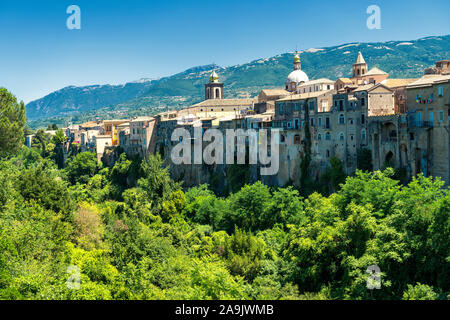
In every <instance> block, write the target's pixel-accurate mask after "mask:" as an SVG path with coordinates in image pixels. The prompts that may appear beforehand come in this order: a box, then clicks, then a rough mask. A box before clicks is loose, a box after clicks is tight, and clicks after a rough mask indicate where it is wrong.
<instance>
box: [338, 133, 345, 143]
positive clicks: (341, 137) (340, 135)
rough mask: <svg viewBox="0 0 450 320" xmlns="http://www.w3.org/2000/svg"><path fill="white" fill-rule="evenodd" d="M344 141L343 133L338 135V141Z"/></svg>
mask: <svg viewBox="0 0 450 320" xmlns="http://www.w3.org/2000/svg"><path fill="white" fill-rule="evenodd" d="M344 139H345V136H344V133H343V132H341V133H339V140H341V141H344Z"/></svg>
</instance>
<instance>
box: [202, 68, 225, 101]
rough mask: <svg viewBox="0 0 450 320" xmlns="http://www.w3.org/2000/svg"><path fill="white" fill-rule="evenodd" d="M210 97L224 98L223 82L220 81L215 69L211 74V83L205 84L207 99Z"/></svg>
mask: <svg viewBox="0 0 450 320" xmlns="http://www.w3.org/2000/svg"><path fill="white" fill-rule="evenodd" d="M209 99H223V83H220V82H219V76H218V75H217V73H216V71H215V70H213V71H212V72H211V75H210V76H209V83H207V84H205V100H209Z"/></svg>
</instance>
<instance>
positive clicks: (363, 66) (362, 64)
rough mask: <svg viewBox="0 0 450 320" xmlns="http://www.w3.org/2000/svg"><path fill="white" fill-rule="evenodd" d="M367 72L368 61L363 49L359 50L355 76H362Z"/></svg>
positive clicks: (355, 64)
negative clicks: (365, 58) (362, 51)
mask: <svg viewBox="0 0 450 320" xmlns="http://www.w3.org/2000/svg"><path fill="white" fill-rule="evenodd" d="M366 73H367V63H366V61H365V60H364V57H363V55H362V53H361V51H359V52H358V57H357V58H356V62H355V63H354V64H353V78H360V77H362V76H363V75H365V74H366Z"/></svg>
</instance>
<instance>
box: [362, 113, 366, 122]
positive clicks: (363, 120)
mask: <svg viewBox="0 0 450 320" xmlns="http://www.w3.org/2000/svg"><path fill="white" fill-rule="evenodd" d="M365 123H366V117H365V115H363V114H362V115H361V124H365Z"/></svg>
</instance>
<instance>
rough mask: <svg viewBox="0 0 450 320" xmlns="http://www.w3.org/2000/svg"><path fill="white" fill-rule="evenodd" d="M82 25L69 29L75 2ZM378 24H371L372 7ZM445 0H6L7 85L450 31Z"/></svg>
mask: <svg viewBox="0 0 450 320" xmlns="http://www.w3.org/2000/svg"><path fill="white" fill-rule="evenodd" d="M72 4H75V5H78V6H79V7H80V9H81V23H82V26H81V30H68V29H67V27H66V20H67V18H68V17H69V15H68V14H67V13H66V9H67V7H68V6H69V5H72ZM372 4H376V5H378V6H379V7H380V9H381V26H382V29H380V30H369V29H368V28H367V27H366V20H367V18H368V14H367V13H366V9H367V7H368V6H369V5H372ZM448 12H450V1H448V0H428V1H415V0H409V1H407V0H395V1H393V0H390V1H385V0H370V1H367V0H353V1H348V0H341V1H335V0H334V1H328V0H322V1H316V0H309V1H303V0H296V1H286V0H248V1H246V0H225V1H217V0H210V1H203V0H198V1H188V0H185V1H179V0H171V1H167V0H160V1H153V0H121V1H117V0H107V1H104V0H71V1H65V0H54V1H39V0H33V1H31V0H30V1H24V0H0V35H1V39H2V40H1V42H2V47H1V50H0V87H6V88H7V89H8V90H10V91H12V92H13V93H14V94H15V95H16V96H17V97H18V98H19V99H21V100H24V101H25V102H29V101H31V100H34V99H37V98H41V97H43V96H44V95H46V94H48V93H50V92H52V91H55V90H58V89H61V88H63V87H65V86H68V85H77V86H80V85H91V84H106V83H110V84H120V83H125V82H127V81H133V80H138V79H140V78H156V77H161V76H167V75H171V74H174V73H177V72H181V71H183V70H185V69H187V68H190V67H193V66H197V65H204V64H209V63H213V62H214V63H216V64H218V65H221V66H230V65H235V64H241V63H246V62H249V61H252V60H255V59H259V58H262V57H270V56H274V55H277V54H279V53H284V52H289V51H293V50H295V48H296V47H297V48H298V49H299V50H301V49H308V48H312V47H324V46H332V45H338V44H342V43H348V42H376V41H389V40H411V39H416V38H420V37H425V36H430V35H444V34H449V33H450V22H449V20H448Z"/></svg>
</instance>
